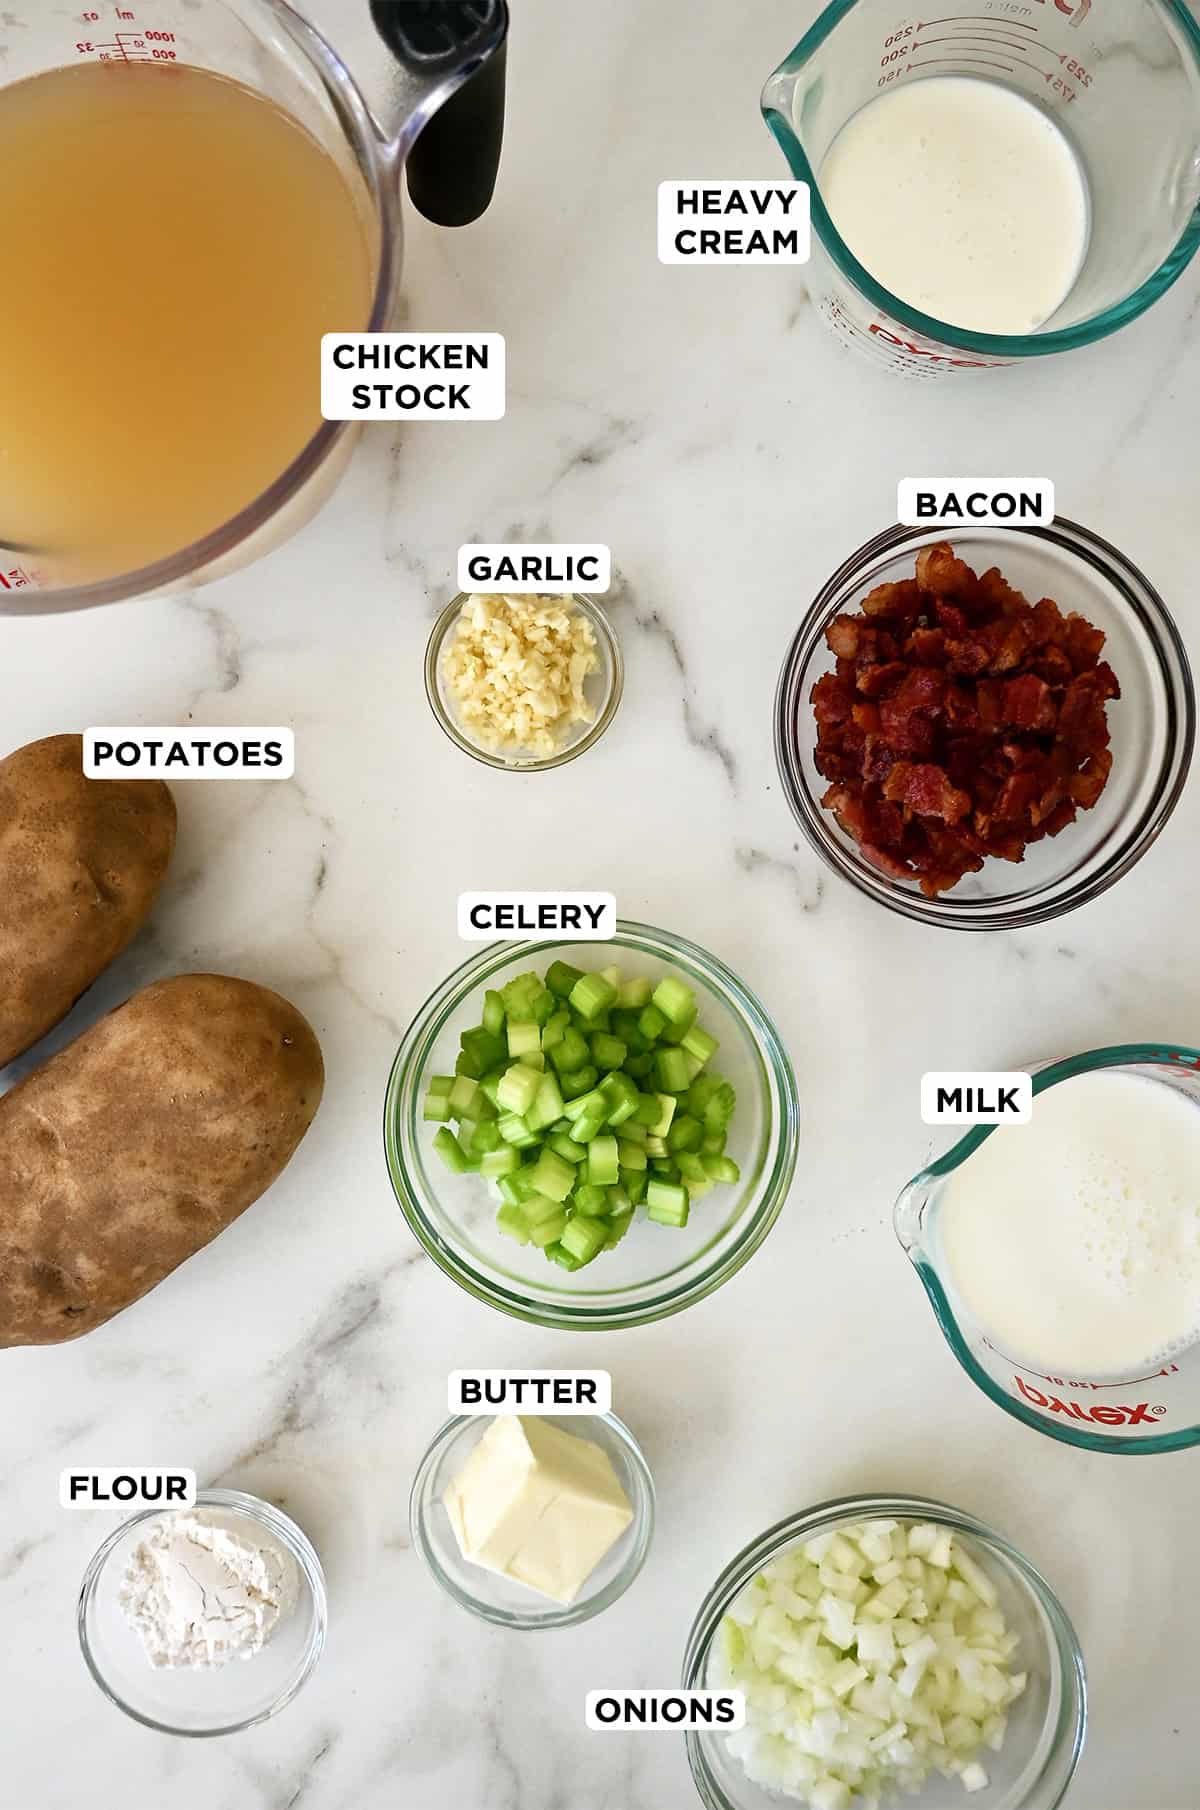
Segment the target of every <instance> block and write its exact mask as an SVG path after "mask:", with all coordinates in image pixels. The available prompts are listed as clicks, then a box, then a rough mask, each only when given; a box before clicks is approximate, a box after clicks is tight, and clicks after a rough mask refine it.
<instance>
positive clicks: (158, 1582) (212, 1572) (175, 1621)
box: [119, 1511, 296, 1667]
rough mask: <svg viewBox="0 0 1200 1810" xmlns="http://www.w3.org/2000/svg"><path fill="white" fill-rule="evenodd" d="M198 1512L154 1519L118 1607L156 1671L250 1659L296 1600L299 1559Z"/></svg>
mask: <svg viewBox="0 0 1200 1810" xmlns="http://www.w3.org/2000/svg"><path fill="white" fill-rule="evenodd" d="M248 1532H249V1524H248V1523H245V1522H239V1523H237V1524H236V1528H235V1527H234V1526H231V1525H228V1524H226V1523H223V1522H222V1521H221V1520H220V1519H219V1518H218V1517H216V1516H212V1515H208V1514H204V1513H192V1512H182V1511H181V1512H180V1513H179V1514H175V1515H165V1516H163V1518H162V1519H161V1520H158V1521H155V1522H154V1523H153V1525H152V1526H151V1527H150V1529H149V1531H148V1532H147V1534H146V1535H145V1537H144V1539H142V1540H140V1541H139V1543H138V1545H137V1546H136V1547H135V1548H134V1551H133V1554H132V1556H131V1558H130V1561H129V1566H128V1569H127V1571H126V1573H125V1577H124V1579H123V1581H122V1584H121V1590H120V1597H119V1600H120V1603H121V1607H122V1608H123V1609H124V1611H125V1616H126V1619H127V1621H128V1622H129V1624H130V1626H131V1627H133V1628H134V1629H136V1631H137V1633H138V1634H140V1636H141V1639H142V1645H143V1646H144V1647H145V1649H146V1657H147V1658H148V1659H149V1661H150V1663H151V1664H152V1665H155V1666H196V1667H207V1666H218V1665H224V1664H225V1663H226V1661H227V1660H230V1659H252V1658H253V1657H254V1655H255V1654H256V1653H258V1652H261V1650H262V1648H263V1646H264V1644H265V1642H266V1641H267V1640H269V1639H270V1637H271V1634H272V1632H273V1630H274V1629H275V1627H276V1625H277V1623H278V1622H279V1619H280V1617H281V1616H283V1615H286V1614H289V1613H290V1612H291V1609H292V1607H293V1605H294V1603H295V1600H296V1575H295V1567H294V1563H293V1560H292V1558H291V1556H290V1554H288V1553H287V1552H286V1551H285V1550H284V1549H283V1548H282V1547H281V1546H278V1545H276V1544H275V1542H274V1541H268V1540H266V1537H265V1536H264V1535H262V1534H261V1533H260V1534H257V1535H251V1536H250V1537H249V1538H247V1537H246V1536H247V1533H248Z"/></svg>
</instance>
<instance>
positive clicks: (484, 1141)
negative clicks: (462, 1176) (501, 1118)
mask: <svg viewBox="0 0 1200 1810" xmlns="http://www.w3.org/2000/svg"><path fill="white" fill-rule="evenodd" d="M468 1125H469V1126H470V1127H471V1134H470V1142H469V1146H468V1147H469V1149H470V1152H471V1155H472V1156H485V1155H486V1154H487V1152H488V1151H489V1150H499V1148H500V1144H501V1137H500V1127H499V1125H498V1123H497V1121H496V1120H495V1119H464V1120H463V1122H462V1124H461V1125H460V1126H459V1128H458V1134H459V1142H460V1143H461V1142H462V1134H463V1133H464V1132H465V1131H466V1129H467V1126H468Z"/></svg>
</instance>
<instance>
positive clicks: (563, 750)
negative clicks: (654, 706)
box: [425, 591, 625, 773]
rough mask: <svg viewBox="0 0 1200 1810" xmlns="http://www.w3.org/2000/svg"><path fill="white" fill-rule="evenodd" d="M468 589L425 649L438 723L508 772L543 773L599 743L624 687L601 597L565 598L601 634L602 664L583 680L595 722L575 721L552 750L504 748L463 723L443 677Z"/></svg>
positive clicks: (476, 756) (467, 750)
mask: <svg viewBox="0 0 1200 1810" xmlns="http://www.w3.org/2000/svg"><path fill="white" fill-rule="evenodd" d="M467 595H468V593H467V592H465V591H460V592H459V594H458V596H457V597H452V598H451V599H450V602H449V603H448V604H447V605H446V607H445V609H444V610H443V611H442V613H441V615H440V616H439V617H438V619H437V621H436V622H435V623H434V625H433V632H432V634H431V635H430V637H429V644H428V646H427V647H426V649H425V695H426V697H427V698H428V699H429V706H430V709H431V710H432V711H433V714H434V716H435V717H436V719H437V722H438V725H439V727H440V728H441V729H443V730H444V731H445V733H446V734H447V735H448V736H449V737H450V740H451V741H452V742H453V743H454V745H455V746H456V747H457V748H461V749H462V751H463V753H464V754H469V755H470V756H471V758H472V759H473V760H478V761H482V762H483V764H484V766H485V767H499V768H500V769H501V770H502V771H504V772H509V773H542V772H544V771H546V769H547V768H549V767H562V766H565V765H566V763H567V761H569V760H574V759H575V758H576V756H577V755H580V754H583V753H584V752H585V751H586V750H587V749H588V748H592V747H594V746H595V744H596V743H597V742H598V741H599V740H600V737H601V736H602V735H603V734H604V731H605V730H606V729H607V728H608V725H609V724H610V723H611V722H612V720H613V718H614V716H616V714H617V706H618V704H619V703H620V702H621V694H622V692H623V691H624V689H625V665H624V661H623V660H622V658H621V644H620V642H619V641H618V640H617V635H616V630H615V629H614V628H613V626H612V623H611V622H610V621H609V619H608V617H607V616H606V615H605V613H604V611H603V610H602V609H601V607H600V605H599V604H598V603H597V602H596V599H595V598H594V597H588V596H586V595H585V594H584V593H583V592H582V591H575V592H572V594H571V595H570V596H569V597H564V598H563V599H562V601H563V602H564V603H573V604H574V605H575V606H576V608H577V609H578V610H579V612H580V614H581V615H583V616H586V618H587V620H588V621H589V622H590V623H591V625H592V633H593V634H594V635H595V637H596V655H597V658H598V659H599V661H600V665H599V667H598V668H597V670H596V671H595V672H594V673H590V674H589V675H588V677H587V678H586V679H585V680H584V685H583V695H584V697H585V698H586V699H587V701H588V703H589V705H590V706H591V709H592V712H593V716H592V720H591V722H590V723H578V724H576V726H575V728H574V729H573V730H572V731H570V732H569V734H568V736H567V738H566V740H565V741H564V742H563V744H562V746H561V747H559V748H556V749H555V751H554V753H553V754H527V755H521V754H500V753H497V752H496V750H495V749H492V748H485V747H484V746H483V745H482V744H481V743H480V742H477V741H476V740H475V738H474V737H473V736H472V735H471V733H470V732H469V730H467V729H466V728H465V727H464V725H463V723H462V721H461V719H460V717H459V714H458V711H457V709H456V707H455V704H454V700H453V699H452V698H451V696H450V694H449V692H448V691H447V690H446V687H445V684H444V683H443V680H442V652H443V649H444V647H445V644H446V637H447V635H448V634H449V633H450V631H451V629H452V628H453V627H454V625H455V623H456V622H457V621H458V615H459V611H460V610H461V609H462V606H463V604H464V603H465V602H466V601H467Z"/></svg>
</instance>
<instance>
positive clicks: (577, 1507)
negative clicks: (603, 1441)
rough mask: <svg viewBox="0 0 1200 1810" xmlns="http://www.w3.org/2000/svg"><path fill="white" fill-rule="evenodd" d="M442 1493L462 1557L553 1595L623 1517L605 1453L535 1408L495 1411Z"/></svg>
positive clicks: (586, 1568) (564, 1595) (574, 1588)
mask: <svg viewBox="0 0 1200 1810" xmlns="http://www.w3.org/2000/svg"><path fill="white" fill-rule="evenodd" d="M442 1501H443V1503H444V1505H445V1509H446V1513H447V1514H448V1515H449V1517H450V1524H451V1526H452V1527H453V1529H454V1537H455V1539H456V1540H457V1541H458V1547H459V1551H460V1552H461V1553H462V1556H463V1558H464V1559H467V1560H468V1561H469V1562H470V1563H471V1564H473V1565H482V1566H484V1567H485V1568H486V1569H487V1570H489V1571H498V1572H500V1573H501V1574H502V1575H503V1576H504V1577H510V1578H513V1579H514V1580H515V1581H516V1582H517V1583H519V1584H526V1585H528V1587H529V1588H530V1589H531V1590H537V1591H539V1592H540V1593H541V1595H542V1596H548V1597H551V1598H552V1599H553V1600H554V1601H555V1602H558V1603H571V1602H574V1600H575V1598H576V1597H577V1596H578V1594H579V1592H580V1590H581V1589H582V1587H583V1585H584V1583H585V1582H586V1581H587V1579H588V1578H589V1577H590V1576H591V1574H592V1572H593V1571H594V1570H595V1569H596V1566H597V1565H598V1564H599V1563H600V1561H601V1559H602V1558H603V1557H604V1555H605V1553H606V1552H608V1551H609V1550H610V1549H611V1548H612V1547H613V1546H614V1545H615V1544H616V1542H617V1541H618V1540H619V1539H620V1537H621V1535H622V1534H623V1533H624V1532H625V1529H626V1528H627V1527H628V1526H629V1524H630V1522H631V1521H632V1520H633V1510H632V1508H631V1507H630V1506H629V1498H628V1497H627V1496H626V1494H625V1491H624V1490H623V1489H622V1488H621V1484H620V1480H619V1479H618V1477H617V1474H616V1472H615V1471H614V1470H613V1467H612V1463H611V1460H610V1459H609V1456H608V1453H607V1452H605V1451H604V1450H603V1449H602V1448H601V1447H600V1446H598V1445H597V1444H596V1443H595V1441H594V1440H591V1439H578V1438H576V1436H575V1435H574V1434H573V1433H564V1432H562V1431H561V1430H560V1429H559V1428H558V1427H556V1426H552V1425H551V1424H550V1422H549V1421H547V1420H542V1419H540V1418H539V1417H538V1416H537V1415H526V1414H521V1415H517V1414H501V1415H498V1416H497V1418H496V1419H495V1420H493V1422H492V1424H491V1426H490V1427H489V1428H488V1430H487V1432H486V1433H485V1434H484V1436H483V1438H482V1439H481V1440H480V1441H479V1444H478V1445H477V1446H476V1447H475V1450H474V1451H473V1452H472V1453H471V1456H470V1457H469V1458H468V1459H467V1462H466V1464H465V1465H464V1466H463V1468H462V1470H461V1471H460V1472H459V1474H458V1476H457V1477H456V1478H455V1479H454V1481H453V1482H452V1483H451V1484H450V1486H449V1488H448V1489H447V1490H446V1493H445V1495H444V1496H443V1498H442Z"/></svg>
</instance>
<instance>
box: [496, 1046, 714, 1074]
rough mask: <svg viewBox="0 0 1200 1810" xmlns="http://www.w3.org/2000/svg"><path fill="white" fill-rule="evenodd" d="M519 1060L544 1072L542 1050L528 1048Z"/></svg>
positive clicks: (539, 1071)
mask: <svg viewBox="0 0 1200 1810" xmlns="http://www.w3.org/2000/svg"><path fill="white" fill-rule="evenodd" d="M684 1060H685V1061H687V1060H688V1058H687V1057H685V1058H684ZM520 1062H521V1066H522V1068H532V1069H536V1070H537V1072H538V1074H539V1075H544V1074H545V1072H546V1057H545V1054H544V1052H543V1051H542V1050H530V1052H529V1054H528V1055H527V1056H522V1057H521V1058H520Z"/></svg>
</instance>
